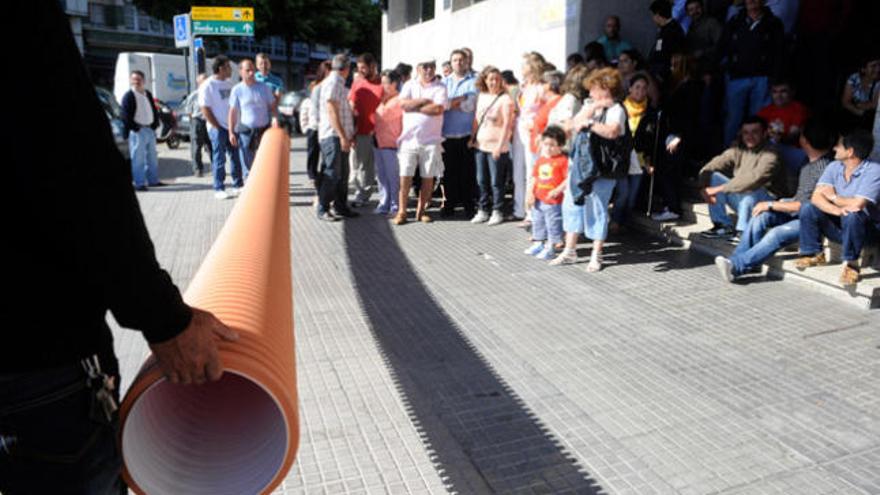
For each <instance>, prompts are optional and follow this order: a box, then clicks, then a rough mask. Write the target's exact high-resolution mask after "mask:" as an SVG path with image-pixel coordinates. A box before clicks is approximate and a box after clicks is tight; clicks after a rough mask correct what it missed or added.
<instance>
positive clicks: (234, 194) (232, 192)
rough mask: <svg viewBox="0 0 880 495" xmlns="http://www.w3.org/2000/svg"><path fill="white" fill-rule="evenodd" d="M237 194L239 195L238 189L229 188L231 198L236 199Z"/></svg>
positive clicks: (239, 190) (239, 189)
mask: <svg viewBox="0 0 880 495" xmlns="http://www.w3.org/2000/svg"><path fill="white" fill-rule="evenodd" d="M239 194H241V188H240V187H230V188H229V195H230V196H232V197H233V198H237V197H238V195H239Z"/></svg>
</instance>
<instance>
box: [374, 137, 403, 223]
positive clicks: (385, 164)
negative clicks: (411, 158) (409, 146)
mask: <svg viewBox="0 0 880 495" xmlns="http://www.w3.org/2000/svg"><path fill="white" fill-rule="evenodd" d="M373 162H374V163H375V164H376V179H378V182H379V205H378V206H376V213H394V212H396V211H397V210H398V208H399V206H398V204H397V203H398V201H399V200H398V195H399V194H400V164H399V163H398V161H397V150H396V149H393V148H373Z"/></svg>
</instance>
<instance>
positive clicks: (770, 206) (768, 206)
mask: <svg viewBox="0 0 880 495" xmlns="http://www.w3.org/2000/svg"><path fill="white" fill-rule="evenodd" d="M767 209H768V210H769V211H773V201H767Z"/></svg>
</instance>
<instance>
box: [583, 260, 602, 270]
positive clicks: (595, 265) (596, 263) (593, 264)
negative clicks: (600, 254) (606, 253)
mask: <svg viewBox="0 0 880 495" xmlns="http://www.w3.org/2000/svg"><path fill="white" fill-rule="evenodd" d="M600 270H602V261H600V260H594V259H590V262H589V263H587V268H586V271H587V273H596V272H598V271H600Z"/></svg>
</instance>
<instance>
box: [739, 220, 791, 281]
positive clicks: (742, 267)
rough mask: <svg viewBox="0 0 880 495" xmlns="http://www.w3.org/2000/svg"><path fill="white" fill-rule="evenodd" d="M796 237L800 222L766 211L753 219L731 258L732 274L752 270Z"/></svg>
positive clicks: (740, 273)
mask: <svg viewBox="0 0 880 495" xmlns="http://www.w3.org/2000/svg"><path fill="white" fill-rule="evenodd" d="M799 234H800V220H798V219H797V218H795V217H794V216H793V215H791V214H789V213H781V212H778V211H765V212H764V213H761V214H760V215H758V216H757V217H754V218H752V219H751V220H750V221H749V226H748V228H746V230H744V231H743V235H742V239H741V240H740V241H739V244H738V245H737V246H736V249H735V250H734V251H733V255H732V256H731V257H730V263H731V264H732V265H733V274H734V275H735V276H737V275H742V274H743V273H747V272H749V271H751V270H752V269H753V268H755V267H756V266H758V265H760V264H761V263H763V262H764V260H766V259H767V258H769V257H771V256H773V254H774V253H775V252H776V251H779V250H780V249H782V248H784V247H785V246H788V245H789V244H792V243H794V242H797V240H798V235H799Z"/></svg>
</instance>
